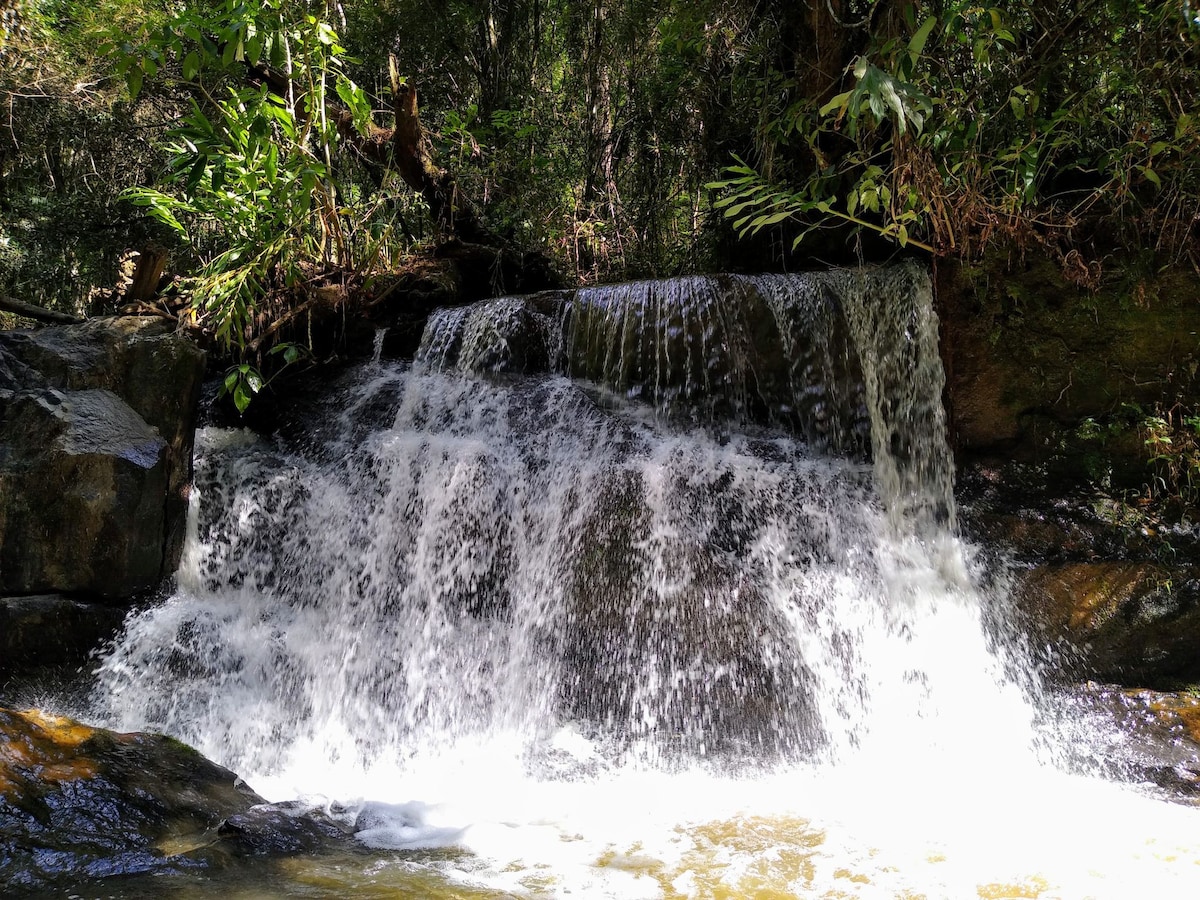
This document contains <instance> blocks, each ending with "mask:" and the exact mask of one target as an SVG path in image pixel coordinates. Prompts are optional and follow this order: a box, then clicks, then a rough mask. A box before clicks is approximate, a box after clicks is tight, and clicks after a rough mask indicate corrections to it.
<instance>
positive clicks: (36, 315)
mask: <svg viewBox="0 0 1200 900" xmlns="http://www.w3.org/2000/svg"><path fill="white" fill-rule="evenodd" d="M0 309H2V310H5V311H7V312H11V313H16V314H17V315H18V316H24V317H25V318H27V319H35V320H36V321H39V322H52V323H54V324H56V325H79V324H80V323H81V322H83V319H79V318H76V317H75V316H72V315H69V314H67V313H61V312H55V311H54V310H52V309H43V308H42V307H40V306H34V305H33V304H32V303H24V302H22V301H20V300H14V299H13V298H12V297H5V296H3V295H0Z"/></svg>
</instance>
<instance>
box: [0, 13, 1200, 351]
mask: <svg viewBox="0 0 1200 900" xmlns="http://www.w3.org/2000/svg"><path fill="white" fill-rule="evenodd" d="M0 9H2V15H0V22H2V26H0V42H2V43H0V46H2V49H0V101H3V115H4V127H3V129H0V174H2V177H3V180H2V182H0V294H3V295H7V296H11V297H16V298H20V299H22V300H26V301H29V302H35V303H39V304H42V305H47V306H53V307H55V308H58V309H63V310H71V311H83V310H85V309H87V308H88V307H89V304H90V306H91V307H92V308H93V309H103V308H105V307H106V304H107V305H108V306H112V305H113V304H115V303H117V302H119V300H120V299H121V293H120V291H119V290H118V291H113V290H107V291H105V290H101V288H104V287H111V286H112V284H113V281H114V278H115V273H116V272H117V269H118V265H119V263H120V260H121V254H122V252H125V251H129V250H134V251H144V250H145V249H146V248H148V247H155V248H159V249H161V250H162V251H163V252H166V253H169V256H170V259H171V262H170V266H169V271H170V272H171V273H173V274H174V275H175V276H177V278H178V279H182V280H177V281H176V283H175V284H176V289H177V290H180V291H182V292H183V293H184V294H185V295H186V296H188V297H190V298H191V302H192V314H193V316H194V318H195V320H196V321H197V322H198V323H199V324H200V325H202V326H203V327H205V328H207V329H208V331H209V332H210V333H212V334H215V335H216V336H217V337H218V338H220V339H221V340H222V341H224V342H225V343H226V344H228V345H229V346H230V347H232V348H234V349H235V350H236V349H237V348H244V347H245V346H246V345H247V343H249V342H253V340H254V339H255V333H254V326H253V321H252V320H253V315H252V313H253V310H254V309H255V307H256V304H258V303H260V302H261V300H262V298H263V297H265V296H268V295H271V294H272V292H276V293H277V292H279V291H287V290H290V289H292V288H294V287H295V285H297V284H299V283H302V282H304V281H305V280H306V279H307V280H312V279H314V278H317V277H327V276H328V273H329V272H331V271H334V270H336V271H339V272H342V273H349V274H348V275H347V276H346V277H347V278H349V279H351V280H352V281H353V283H354V284H359V285H361V284H362V283H364V280H365V279H368V280H369V279H370V278H371V277H373V276H374V275H375V274H377V273H380V272H385V271H390V270H395V269H396V268H397V267H400V266H402V265H403V264H404V263H405V260H407V259H409V258H410V257H412V256H413V255H416V254H420V253H422V252H426V251H428V250H429V248H431V247H436V246H439V245H443V244H445V243H446V242H448V241H458V242H464V243H467V244H472V245H487V246H492V247H501V246H503V247H512V248H519V249H521V250H536V251H539V252H541V253H544V254H546V255H548V256H549V257H550V258H551V259H552V260H553V262H554V265H555V266H556V267H557V268H558V269H559V270H560V271H561V273H562V274H563V275H564V277H565V278H566V279H567V280H570V281H581V282H587V281H596V280H617V279H622V278H630V277H640V276H652V275H659V276H661V275H670V274H675V273H680V272H697V271H706V270H713V269H728V268H780V267H786V266H792V267H799V266H801V265H803V264H804V263H803V260H805V259H808V258H810V257H812V258H818V259H821V260H825V261H845V260H848V259H856V258H868V259H870V258H879V257H881V256H885V255H887V254H890V253H893V252H895V250H897V249H898V248H901V247H903V248H907V249H909V250H913V251H916V252H920V253H924V254H929V255H934V256H958V257H963V258H970V257H972V256H975V255H977V254H979V253H981V252H983V251H984V250H986V249H987V248H988V247H989V246H991V245H993V244H995V243H997V242H1004V243H1008V244H1017V245H1037V246H1039V247H1041V248H1043V249H1044V250H1046V251H1047V252H1049V253H1050V254H1051V255H1052V256H1053V257H1054V258H1056V259H1058V260H1059V261H1060V262H1061V264H1062V266H1063V270H1064V273H1066V274H1068V275H1069V277H1070V278H1071V280H1073V281H1075V282H1076V283H1077V284H1080V285H1083V286H1094V283H1095V282H1096V281H1097V280H1098V278H1099V272H1100V268H1101V261H1102V260H1103V259H1104V258H1105V257H1106V256H1107V255H1108V254H1111V253H1114V252H1128V253H1147V252H1149V253H1154V254H1157V255H1158V256H1160V257H1162V258H1164V259H1170V260H1174V261H1177V262H1181V261H1182V262H1190V264H1191V265H1197V264H1198V262H1200V254H1198V253H1197V234H1198V231H1197V229H1198V224H1200V223H1198V216H1200V212H1198V211H1200V103H1197V97H1200V10H1198V9H1197V7H1196V6H1195V5H1194V4H1193V3H1192V2H1190V0H1168V2H1134V0H1067V2H1064V3H1056V4H1046V3H1043V2H1035V0H1013V2H997V3H995V4H992V5H988V4H981V3H972V2H952V0H946V2H919V0H812V2H793V0H787V2H784V0H687V2H683V0H678V2H666V0H660V2H649V0H620V2H616V0H590V2H578V0H576V2H559V0H445V2H442V3H438V4H429V3H425V2H415V0H371V2H364V0H343V2H332V0H258V2H242V0H178V2H161V0H86V2H84V0H0ZM418 99H419V106H418ZM345 283H350V282H348V281H347V282H345ZM260 330H261V329H260Z"/></svg>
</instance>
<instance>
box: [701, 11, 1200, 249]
mask: <svg viewBox="0 0 1200 900" xmlns="http://www.w3.org/2000/svg"><path fill="white" fill-rule="evenodd" d="M894 7H895V8H897V9H898V10H899V11H900V12H901V13H902V16H901V19H900V21H901V24H900V25H899V26H898V27H897V28H895V29H894V30H889V29H880V30H878V31H874V32H872V33H871V34H870V35H868V36H867V41H866V44H865V46H864V49H863V51H862V52H861V53H860V54H859V55H858V56H857V57H856V58H855V59H854V60H853V61H852V62H851V63H850V65H849V66H847V68H846V73H845V76H844V78H845V79H846V80H851V84H850V86H849V87H848V88H847V89H844V90H842V91H841V92H840V93H837V94H836V95H835V96H833V97H832V98H831V99H829V100H828V101H826V102H824V103H822V104H821V105H820V106H819V107H816V104H815V102H812V98H809V102H805V101H804V99H803V98H801V99H800V100H799V101H798V102H797V103H795V104H793V106H792V107H790V108H789V110H788V111H787V112H786V113H785V114H783V115H781V116H779V117H778V119H777V120H776V122H775V123H774V126H773V127H772V128H771V129H769V130H768V132H767V133H769V134H771V135H774V138H773V139H774V141H775V142H776V146H775V147H773V148H771V149H770V150H769V152H768V151H767V150H765V149H764V148H761V147H760V148H759V151H758V152H759V154H760V156H761V157H762V158H763V159H764V160H768V161H769V160H771V159H773V158H774V157H776V156H778V153H779V146H780V145H784V146H786V145H788V144H794V143H797V142H798V143H800V144H801V145H802V146H803V147H804V148H806V149H807V151H808V153H809V154H810V156H811V158H812V160H813V162H812V164H810V165H809V166H807V167H802V168H801V169H799V170H796V171H793V172H792V173H790V174H789V175H788V176H787V180H788V182H789V183H790V186H789V187H781V186H780V185H779V182H778V179H777V178H774V177H771V176H770V175H769V173H768V172H766V171H764V169H763V167H761V166H760V167H753V166H749V165H747V163H746V162H745V161H744V159H743V158H741V157H738V158H736V159H735V164H733V165H729V166H727V167H726V168H725V170H724V175H725V177H724V178H723V179H722V180H720V181H717V182H713V183H712V184H711V185H710V187H712V188H713V189H715V190H717V191H720V192H721V195H722V198H723V200H722V201H721V202H720V203H719V204H717V205H718V206H719V207H720V208H723V209H724V211H725V215H726V216H727V217H729V218H732V219H734V228H735V229H736V230H737V231H738V232H739V233H740V234H741V235H742V236H743V237H748V236H752V235H753V234H755V233H756V232H757V230H758V229H761V228H762V227H764V226H765V225H769V224H776V223H780V222H784V221H793V222H794V223H795V225H796V226H797V227H798V228H799V237H798V238H797V239H796V242H797V243H798V242H799V241H800V240H802V239H803V238H804V237H805V235H807V234H809V233H811V231H812V230H813V229H814V228H821V227H829V226H831V225H835V224H837V223H838V222H841V223H851V224H853V225H854V226H855V227H856V228H866V229H869V230H872V231H875V232H877V233H880V234H882V235H885V236H886V237H888V238H891V239H893V240H895V241H896V242H897V243H899V244H901V245H902V246H903V245H905V244H906V243H912V244H915V245H917V246H921V247H924V248H925V249H929V250H932V251H934V252H938V253H959V254H967V253H970V252H971V251H972V250H974V249H978V248H979V247H980V246H981V245H982V244H984V243H986V242H987V241H988V240H990V239H992V238H994V237H997V236H1016V237H1017V238H1018V239H1022V238H1023V236H1024V234H1025V233H1026V232H1034V233H1044V234H1047V235H1049V236H1050V237H1051V239H1053V240H1058V239H1059V237H1058V236H1057V235H1058V234H1065V233H1066V232H1067V230H1068V229H1070V228H1072V227H1074V226H1075V225H1076V224H1077V223H1079V222H1080V221H1082V220H1083V219H1085V218H1086V217H1089V216H1090V217H1097V216H1100V217H1105V218H1106V219H1108V220H1110V221H1118V222H1128V223H1137V227H1138V228H1139V229H1144V228H1146V227H1147V223H1148V222H1154V223H1156V225H1155V226H1152V227H1153V229H1154V232H1155V234H1156V236H1157V238H1158V242H1159V245H1160V247H1161V248H1162V249H1165V250H1168V251H1171V252H1184V248H1185V247H1187V246H1188V245H1189V244H1190V242H1191V241H1193V240H1194V230H1193V229H1194V222H1193V219H1192V215H1191V213H1190V212H1189V211H1190V210H1194V209H1195V208H1196V206H1197V204H1198V203H1200V120H1198V119H1197V115H1196V112H1195V103H1194V99H1193V98H1195V97H1196V96H1197V95H1198V94H1200V71H1198V69H1197V62H1200V52H1198V46H1200V44H1198V37H1200V34H1198V33H1197V29H1196V26H1195V14H1194V10H1192V9H1191V7H1190V6H1186V7H1184V9H1183V12H1184V15H1182V16H1181V15H1180V7H1179V6H1177V5H1175V4H1169V3H1168V4H1153V5H1147V4H1141V3H1133V2H1117V0H1111V2H1105V3H1099V4H1095V5H1094V8H1093V9H1091V10H1089V11H1088V12H1087V13H1086V14H1085V13H1084V12H1082V11H1081V12H1079V13H1075V12H1073V11H1072V10H1069V9H1060V8H1057V7H1054V8H1051V7H1046V6H1045V5H1044V4H1039V3H1034V2H1031V0H1020V2H1012V3H1004V4H996V5H994V6H979V5H976V4H972V3H965V2H955V3H947V4H944V5H942V6H941V7H939V13H938V14H937V15H928V16H924V17H921V16H920V15H919V13H918V10H919V9H921V8H922V7H921V5H920V4H917V3H914V2H902V3H896V4H894ZM1027 36H1028V37H1027ZM814 107H816V108H814ZM747 170H748V171H747ZM746 211H752V212H754V213H755V214H754V215H753V216H751V217H750V218H746V215H745V212H746Z"/></svg>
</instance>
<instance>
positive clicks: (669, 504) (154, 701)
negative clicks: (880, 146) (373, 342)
mask: <svg viewBox="0 0 1200 900" xmlns="http://www.w3.org/2000/svg"><path fill="white" fill-rule="evenodd" d="M845 277H846V278H847V279H849V281H847V282H846V283H847V284H851V285H853V283H854V276H853V275H850V276H845ZM905 277H906V279H907V280H908V283H911V273H910V274H909V275H906V276H905ZM918 283H919V280H918ZM887 284H890V282H885V284H884V286H885V287H886V286H887ZM874 285H875V287H876V288H878V287H879V285H880V282H878V281H876V282H874ZM769 287H772V288H773V289H775V290H776V291H778V289H779V288H780V283H779V282H776V283H774V284H773V285H769ZM810 287H811V285H809V284H808V283H805V282H798V283H797V288H798V289H801V288H802V289H805V290H807V289H809V288H810ZM867 287H870V285H867ZM623 290H625V293H627V294H630V295H632V294H633V293H635V289H633V288H629V289H623ZM764 292H766V293H769V292H767V291H766V290H765V288H764ZM660 293H664V294H665V293H666V291H665V290H660ZM851 293H852V292H851V291H850V290H849V289H848V288H846V289H844V290H843V296H845V297H850V294H851ZM918 293H919V292H918ZM851 299H852V298H851ZM866 299H868V300H869V299H870V297H869V296H868V297H866ZM877 299H878V298H877ZM770 302H771V303H772V304H773V305H774V306H775V307H776V308H786V307H787V304H786V302H784V301H783V300H781V299H780V298H779V296H774V297H773V299H771V300H770ZM846 302H850V299H848V300H847V301H846ZM889 303H890V304H891V305H892V306H893V307H897V313H896V316H895V317H893V318H887V319H881V318H880V317H879V316H877V315H874V314H873V313H872V312H871V311H870V309H869V308H860V309H858V310H857V311H853V312H851V313H850V314H849V315H848V318H849V319H850V322H851V324H850V330H851V331H852V332H853V333H854V334H857V335H858V337H857V339H856V341H857V346H858V354H859V356H861V357H863V361H862V365H863V369H864V370H865V371H866V373H867V374H866V377H865V381H866V390H865V391H864V392H863V397H864V399H865V402H866V403H867V405H868V407H869V408H870V418H871V422H872V444H873V446H874V450H875V457H876V462H875V465H874V467H871V466H868V465H866V464H863V463H860V462H854V461H847V460H844V459H836V458H828V457H825V456H823V455H821V454H818V453H816V452H814V451H812V450H810V449H808V448H807V447H806V446H804V445H803V444H800V443H797V442H796V441H795V440H793V439H792V438H790V437H787V436H786V435H784V434H782V433H778V432H755V431H753V430H752V429H741V430H740V431H735V432H728V431H713V430H711V429H704V430H701V429H697V428H695V427H693V426H690V425H684V426H681V425H679V424H676V425H669V424H666V422H665V421H663V420H661V419H658V418H655V417H653V416H652V415H650V413H648V412H647V411H646V410H645V409H643V408H642V407H639V406H636V405H633V404H631V403H629V402H627V401H625V400H624V399H622V398H618V397H615V396H613V395H611V394H609V393H606V392H605V391H604V390H602V389H599V388H594V387H588V386H586V385H581V384H580V383H577V382H573V381H570V380H568V379H566V378H564V377H558V376H553V377H538V378H522V379H509V378H500V379H488V378H481V377H475V376H470V375H461V374H443V373H437V372H428V371H420V372H414V371H408V370H406V369H405V368H404V367H403V366H392V367H389V366H387V365H382V364H373V365H371V366H369V367H367V368H365V369H364V370H362V371H361V372H360V373H358V375H357V377H356V378H355V379H354V381H353V382H352V383H351V384H350V385H348V386H345V387H344V388H343V389H342V391H341V393H340V394H336V395H334V397H333V398H332V400H331V402H330V404H329V405H327V406H326V407H323V408H322V409H321V410H319V411H318V412H317V414H316V423H315V425H316V427H315V428H314V434H313V435H311V436H310V437H309V438H308V439H307V440H305V441H301V442H296V441H293V442H291V443H285V444H273V443H272V442H268V441H264V440H261V439H257V438H253V437H252V436H250V435H247V434H244V433H240V432H228V431H216V430H210V431H207V432H205V433H204V434H203V435H202V436H201V440H200V445H199V449H198V460H197V491H196V503H195V504H194V507H193V517H192V522H191V527H192V534H191V535H190V537H189V541H188V545H187V551H186V559H185V561H184V564H183V567H182V569H181V572H180V576H179V590H178V592H177V593H176V595H175V596H174V597H173V598H172V599H171V600H169V601H168V602H167V603H165V604H164V605H162V606H159V607H156V608H153V609H150V610H147V611H145V612H144V613H142V614H140V615H137V616H135V617H133V618H132V619H131V620H130V622H129V623H128V628H127V633H126V635H125V637H124V638H123V640H122V641H121V642H120V644H119V645H118V647H117V648H116V650H115V651H114V653H113V654H112V655H111V656H110V657H109V658H108V659H107V660H106V661H105V662H104V664H103V667H102V670H101V687H100V690H99V692H98V696H97V703H98V705H99V706H100V707H101V711H102V712H103V714H104V715H105V716H106V717H107V718H108V721H109V723H110V724H112V725H114V726H116V727H120V728H125V729H135V728H137V729H143V728H153V729H160V730H164V731H167V732H169V733H171V734H174V735H176V736H178V737H180V738H181V739H183V740H185V741H188V742H190V743H192V744H194V745H195V746H196V747H197V748H198V749H200V750H201V751H202V752H204V753H205V754H207V755H209V756H210V757H213V758H215V759H216V760H218V761H220V762H221V763H223V764H225V765H227V766H229V767H230V768H232V769H234V770H235V771H237V772H239V773H240V774H241V775H243V777H244V778H246V780H247V781H248V782H250V784H251V785H252V786H253V787H254V788H255V789H256V790H258V791H259V792H260V793H262V794H264V796H267V797H268V798H269V799H272V800H283V799H290V798H293V797H297V796H304V797H307V798H309V799H310V801H311V802H313V803H323V804H327V805H328V806H329V808H330V810H331V811H332V812H333V813H334V814H336V815H338V816H342V817H345V818H346V819H347V820H348V821H350V820H354V821H355V822H356V825H355V827H356V830H357V832H358V838H359V840H360V841H362V842H363V843H364V844H365V845H367V846H369V847H372V848H376V849H379V850H381V851H386V850H388V849H405V848H419V847H426V848H427V847H436V846H454V847H461V848H464V849H466V850H468V851H470V852H471V855H469V856H467V857H462V856H455V857H452V858H447V859H440V860H434V861H427V862H424V863H422V864H423V865H428V866H432V867H433V868H434V869H436V871H437V872H438V873H439V874H440V877H442V878H443V879H444V880H445V882H446V884H447V885H449V886H451V887H452V886H453V885H454V884H467V885H480V886H486V887H490V888H494V889H498V890H501V891H507V892H511V893H512V894H515V895H518V896H553V897H559V896H576V897H578V896H583V897H614V898H630V897H641V896H645V897H662V896H667V897H674V896H678V897H748V896H761V897H788V896H798V897H898V896H925V897H946V898H958V897H975V896H980V897H1026V896H1038V897H1046V898H1050V897H1070V898H1083V897H1104V898H1135V897H1189V896H1192V895H1193V894H1194V890H1195V887H1196V885H1200V821H1198V815H1197V813H1196V812H1195V811H1193V810H1191V809H1187V808H1184V807H1180V806H1171V805H1167V804H1165V803H1162V802H1160V801H1155V800H1151V799H1148V798H1146V797H1143V796H1140V795H1138V794H1136V793H1134V792H1132V791H1131V790H1129V789H1126V788H1123V787H1120V786H1118V785H1113V784H1106V783H1104V782H1101V781H1098V780H1095V779H1089V778H1085V777H1082V776H1078V775H1070V774H1067V773H1064V772H1062V771H1059V770H1058V769H1056V768H1055V767H1054V765H1053V762H1054V760H1055V759H1057V758H1058V757H1059V756H1060V755H1061V754H1060V753H1058V752H1057V751H1058V749H1060V748H1057V747H1056V746H1055V741H1054V739H1053V737H1052V736H1051V737H1050V738H1047V737H1046V736H1045V734H1041V735H1039V734H1038V733H1037V732H1035V729H1034V725H1033V720H1034V716H1035V709H1036V706H1037V703H1038V697H1037V687H1036V678H1035V677H1034V676H1033V675H1032V674H1031V673H1030V672H1029V671H1028V664H1027V662H1025V661H1024V656H1023V654H1022V653H1021V652H1020V649H1019V645H1018V643H1017V642H1016V641H1015V640H1014V639H1013V636H1011V635H1006V634H1003V633H995V631H994V629H992V630H989V629H988V628H985V626H984V621H985V619H986V620H988V621H992V620H994V619H996V618H997V617H998V613H1002V609H998V608H997V606H998V605H1002V604H1003V602H1004V601H1003V597H996V596H985V595H983V594H982V593H981V591H980V590H979V589H978V588H977V587H976V586H975V585H976V584H977V583H978V580H979V579H978V576H977V573H976V572H974V571H973V569H974V564H973V560H972V551H971V549H970V548H969V547H965V546H963V545H962V544H961V543H960V542H959V541H958V540H957V539H956V538H955V537H954V536H953V534H952V533H951V532H950V531H949V530H947V524H948V523H950V522H952V521H953V501H952V498H951V497H950V496H949V484H950V478H951V473H950V471H949V456H948V453H947V452H946V450H945V444H944V441H943V440H942V438H941V435H940V431H941V429H942V428H943V427H944V426H943V423H942V420H941V407H940V403H939V402H938V400H937V398H938V397H939V396H940V380H939V379H940V377H941V376H940V367H938V366H936V355H933V356H932V357H931V353H934V351H935V348H936V332H935V331H932V330H931V329H934V328H936V323H935V322H934V321H933V320H932V317H931V315H930V314H929V312H928V297H927V296H925V297H920V296H918V297H916V298H915V303H914V305H913V306H912V307H905V306H904V305H903V304H900V303H899V302H898V300H897V299H896V298H895V297H894V296H890V297H889ZM610 305H611V306H614V307H617V306H619V304H616V303H613V304H610ZM510 314H512V310H511V309H508V308H507V307H506V315H510ZM466 318H467V317H466V316H463V315H461V314H460V319H463V320H464V321H465V319H466ZM578 321H580V320H579V319H577V320H576V322H578ZM625 327H627V326H621V328H625ZM611 330H612V331H613V332H614V333H616V332H617V331H619V330H621V329H618V328H616V327H615V326H614V327H613V328H612V329H611ZM577 332H578V327H577ZM703 333H704V334H705V335H707V336H711V332H709V331H705V332H703ZM435 337H436V336H435ZM441 337H442V338H444V337H445V335H444V334H442V335H441ZM868 337H870V338H872V339H873V340H874V339H877V343H876V344H874V345H873V346H866V344H867V343H868ZM472 341H473V343H472V346H474V345H475V343H476V342H477V341H476V339H474V338H473V339H472ZM568 350H569V348H568ZM622 352H624V351H622ZM610 355H612V356H613V358H616V357H617V356H619V355H620V354H610ZM618 362H619V363H620V364H619V367H618V368H619V369H620V370H621V371H626V372H628V371H629V370H630V364H629V363H628V361H624V362H621V361H619V360H618ZM658 371H659V373H660V374H661V372H662V371H663V369H662V368H661V367H660V368H659V370H658ZM622 387H623V388H625V389H629V385H622ZM737 390H738V391H740V392H741V393H745V389H744V387H738V388H737ZM633 392H634V393H641V394H643V395H644V394H645V391H644V389H643V388H640V387H639V388H638V390H637V391H633ZM683 393H684V394H687V393H688V391H687V389H686V385H685V389H684V390H683ZM380 410H383V411H384V412H383V415H382V418H380ZM373 423H375V424H373ZM893 450H895V451H896V452H893ZM406 864H410V863H409V862H408V861H407V857H405V856H404V855H403V854H402V855H401V856H399V857H396V856H391V855H387V854H386V853H385V854H384V855H382V856H381V857H380V861H379V863H378V865H379V866H381V867H387V866H400V865H406ZM447 896H452V894H451V893H447Z"/></svg>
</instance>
